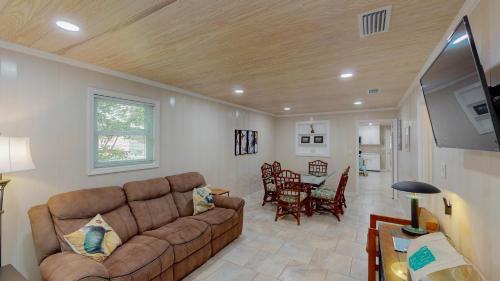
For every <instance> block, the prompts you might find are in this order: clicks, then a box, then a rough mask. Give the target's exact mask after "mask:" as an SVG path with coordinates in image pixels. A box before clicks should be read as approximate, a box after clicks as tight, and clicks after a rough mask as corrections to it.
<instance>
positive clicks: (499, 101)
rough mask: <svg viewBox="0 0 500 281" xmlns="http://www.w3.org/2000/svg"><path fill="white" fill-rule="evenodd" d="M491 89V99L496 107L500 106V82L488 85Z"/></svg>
mask: <svg viewBox="0 0 500 281" xmlns="http://www.w3.org/2000/svg"><path fill="white" fill-rule="evenodd" d="M488 88H489V90H490V95H491V101H492V102H493V105H494V106H495V107H496V108H500V84H498V85H496V86H493V87H488Z"/></svg>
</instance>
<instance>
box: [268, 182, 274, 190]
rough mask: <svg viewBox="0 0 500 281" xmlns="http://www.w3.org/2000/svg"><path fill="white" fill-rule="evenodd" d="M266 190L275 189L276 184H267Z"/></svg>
mask: <svg viewBox="0 0 500 281" xmlns="http://www.w3.org/2000/svg"><path fill="white" fill-rule="evenodd" d="M267 191H276V186H275V185H274V184H273V183H269V184H268V185H267Z"/></svg>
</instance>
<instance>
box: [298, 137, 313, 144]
mask: <svg viewBox="0 0 500 281" xmlns="http://www.w3.org/2000/svg"><path fill="white" fill-rule="evenodd" d="M300 143H311V137H310V136H302V137H300Z"/></svg>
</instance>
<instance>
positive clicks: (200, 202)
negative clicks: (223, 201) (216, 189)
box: [193, 186, 215, 215]
mask: <svg viewBox="0 0 500 281" xmlns="http://www.w3.org/2000/svg"><path fill="white" fill-rule="evenodd" d="M193 204H194V214H193V215H197V214H201V213H203V212H206V211H208V210H210V209H213V208H215V204H214V197H213V196H212V190H210V188H208V186H203V187H198V188H195V189H193Z"/></svg>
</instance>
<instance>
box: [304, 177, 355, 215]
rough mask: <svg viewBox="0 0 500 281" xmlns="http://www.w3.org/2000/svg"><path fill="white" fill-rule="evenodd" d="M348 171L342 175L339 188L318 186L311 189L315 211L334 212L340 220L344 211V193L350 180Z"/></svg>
mask: <svg viewBox="0 0 500 281" xmlns="http://www.w3.org/2000/svg"><path fill="white" fill-rule="evenodd" d="M348 177H349V176H348V172H346V171H344V172H343V173H342V176H341V177H340V180H339V184H338V187H337V190H332V189H327V188H318V189H314V190H312V191H311V200H312V201H313V202H312V203H313V208H314V211H316V212H320V211H327V212H330V213H332V214H333V215H334V216H335V217H336V218H337V220H338V221H340V215H341V214H343V213H344V211H343V209H342V194H343V192H344V190H345V187H346V185H347V180H348Z"/></svg>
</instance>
